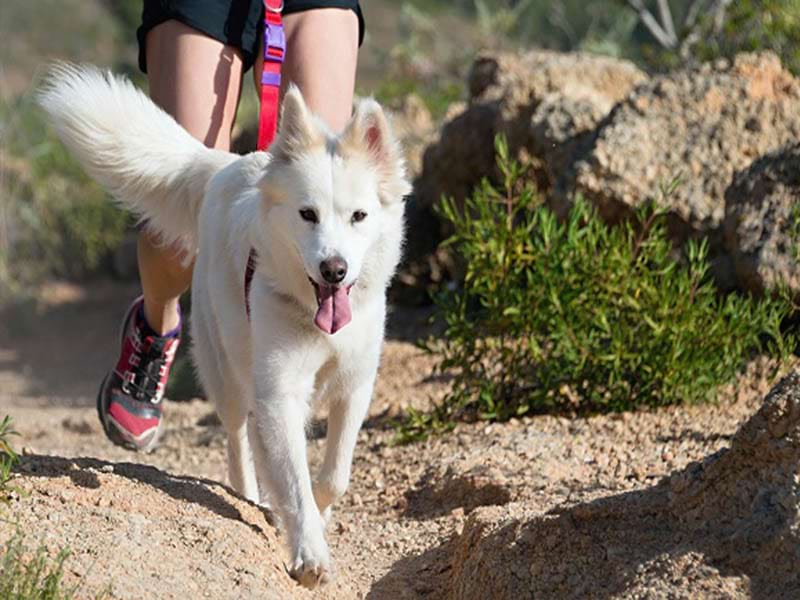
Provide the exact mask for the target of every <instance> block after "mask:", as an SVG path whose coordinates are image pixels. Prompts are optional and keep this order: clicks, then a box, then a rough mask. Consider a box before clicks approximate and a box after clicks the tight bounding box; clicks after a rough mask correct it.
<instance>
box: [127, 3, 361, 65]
mask: <svg viewBox="0 0 800 600" xmlns="http://www.w3.org/2000/svg"><path fill="white" fill-rule="evenodd" d="M315 8H345V9H347V8H349V9H351V10H352V11H354V12H355V13H356V16H358V43H359V45H361V42H362V41H364V15H363V14H361V7H360V6H359V4H358V0H284V3H283V13H282V14H284V15H289V14H291V13H296V12H301V11H304V10H312V9H315ZM171 19H174V20H176V21H180V22H181V23H183V24H184V25H188V26H189V27H193V28H194V29H197V30H198V31H202V32H203V33H205V34H206V35H208V36H209V37H212V38H214V39H215V40H219V41H220V42H223V43H224V44H226V45H228V46H233V47H235V48H238V49H239V50H241V52H242V58H243V59H244V70H245V71H246V70H247V69H249V68H250V67H251V66H253V62H255V57H256V53H257V52H258V43H259V35H260V32H261V31H263V27H264V25H263V23H264V2H263V0H144V8H143V9H142V25H141V27H139V29H137V30H136V38H137V39H138V40H139V68H140V69H141V70H142V73H147V56H146V54H147V53H146V51H145V48H146V44H145V40H146V38H147V33H148V32H149V31H150V30H151V29H152V28H153V27H155V26H156V25H160V24H161V23H163V22H164V21H169V20H171Z"/></svg>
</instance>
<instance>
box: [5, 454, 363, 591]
mask: <svg viewBox="0 0 800 600" xmlns="http://www.w3.org/2000/svg"><path fill="white" fill-rule="evenodd" d="M19 471H20V472H19V474H18V475H17V477H16V478H15V484H19V485H20V486H23V487H24V488H25V489H26V490H27V491H26V493H25V495H24V496H20V497H19V498H18V499H17V500H15V502H14V507H13V516H14V519H13V521H9V520H7V519H2V520H0V545H4V544H5V543H6V542H7V541H8V539H10V538H11V536H13V535H14V533H15V531H16V530H17V528H18V529H19V530H20V531H22V532H24V534H25V538H26V541H27V542H28V543H29V544H31V545H33V547H35V544H38V543H40V540H44V541H47V546H48V549H49V550H50V551H51V553H55V552H57V551H58V549H59V548H61V547H62V546H66V547H68V548H69V551H70V552H69V557H68V559H67V561H66V563H65V572H64V585H65V587H64V589H69V588H70V587H72V586H75V587H78V586H79V587H80V590H81V592H80V597H82V598H83V597H86V598H88V597H95V596H104V595H108V596H111V597H114V598H145V597H148V598H187V597H189V598H199V597H209V598H231V599H232V598H264V599H275V600H278V599H280V600H286V599H296V600H300V599H310V598H315V599H323V600H324V599H333V598H336V599H337V600H338V599H351V598H356V592H355V590H354V589H353V586H352V585H350V583H349V582H348V581H347V577H346V576H344V577H342V578H340V579H338V580H336V581H334V582H332V583H330V584H328V585H327V586H325V587H323V588H321V589H319V590H316V591H314V592H311V591H308V590H305V589H303V588H301V587H300V586H298V585H297V583H296V582H295V581H293V580H292V579H291V578H290V577H289V575H288V574H287V572H286V569H285V567H284V564H285V560H286V553H285V550H284V548H283V547H282V546H283V541H282V539H281V538H280V537H279V535H278V532H277V531H276V530H275V528H274V527H273V525H272V524H271V523H270V522H269V521H268V520H267V519H266V518H265V515H264V514H263V513H262V511H261V510H260V509H259V507H258V506H256V505H255V504H252V503H250V502H247V501H246V500H243V499H242V498H241V497H240V496H239V495H238V494H236V493H234V492H232V490H230V489H229V488H228V487H226V486H224V485H222V484H219V483H215V482H213V481H210V480H208V479H201V478H195V477H189V476H185V475H173V474H169V473H166V472H164V471H161V470H159V469H156V468H154V467H150V466H145V465H137V464H133V463H108V462H106V461H103V460H99V459H94V458H76V459H67V458H60V457H56V456H26V457H23V458H22V464H21V466H20V469H19ZM98 473H102V476H101V479H102V481H99V480H98V475H97V474H98ZM92 482H93V483H92ZM34 508H36V510H34ZM40 509H41V510H40ZM42 513H44V514H46V515H47V516H46V517H45V518H42V516H41V514H42ZM145 563H146V564H147V568H146V569H145V570H142V565H144V564H145ZM248 572H249V573H252V576H250V577H245V576H244V574H245V573H248ZM132 573H136V574H138V575H137V576H135V577H131V574H132ZM345 573H346V572H345Z"/></svg>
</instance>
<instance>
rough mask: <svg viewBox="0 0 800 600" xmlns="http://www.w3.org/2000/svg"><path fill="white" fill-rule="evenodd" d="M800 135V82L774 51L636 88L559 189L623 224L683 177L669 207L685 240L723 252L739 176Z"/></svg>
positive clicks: (706, 66) (676, 74) (674, 228)
mask: <svg viewBox="0 0 800 600" xmlns="http://www.w3.org/2000/svg"><path fill="white" fill-rule="evenodd" d="M797 139H800V81H798V80H797V79H795V78H794V77H793V76H792V75H791V74H790V73H789V72H788V71H786V70H785V69H784V68H783V67H782V66H781V63H780V60H779V59H778V57H777V56H776V55H774V54H772V53H762V54H741V55H739V56H737V57H736V59H735V60H734V61H733V63H729V62H728V61H718V62H716V63H713V64H711V63H707V64H704V65H702V66H700V67H697V68H694V69H689V70H683V71H676V72H674V73H670V74H667V75H664V76H661V77H658V78H655V79H653V80H651V81H650V82H648V83H646V84H645V85H641V86H639V87H637V88H636V89H635V90H634V91H633V93H631V94H630V96H629V97H628V98H627V99H626V100H625V101H624V102H622V103H621V104H620V105H619V106H617V107H616V108H615V110H614V111H613V112H612V114H611V115H610V116H609V118H608V119H607V120H606V121H605V122H604V123H603V124H602V125H601V126H600V127H599V128H598V130H597V133H596V137H595V139H594V141H593V143H592V144H591V145H589V146H588V147H587V148H585V149H584V152H583V155H582V156H578V157H576V160H575V163H574V164H573V168H572V169H570V170H569V172H567V173H565V177H564V179H563V180H562V181H561V184H560V186H559V189H560V191H561V192H562V193H563V198H562V200H564V201H566V202H568V200H569V196H571V194H572V193H574V192H580V193H582V194H583V195H584V196H585V197H587V198H589V199H590V200H591V201H592V202H593V203H594V204H595V205H596V206H597V207H598V209H599V210H600V212H601V214H602V215H603V216H604V218H606V219H607V220H611V221H613V220H617V219H618V218H620V217H622V216H624V215H625V214H627V213H628V212H630V209H632V208H633V207H636V206H638V205H639V204H641V203H642V202H644V201H646V200H647V199H649V198H655V199H659V196H660V193H659V191H660V187H661V186H662V185H665V184H667V183H669V182H670V181H672V180H674V179H675V178H676V177H680V184H679V185H678V186H677V188H676V189H675V191H674V192H673V193H672V194H671V195H670V196H669V197H667V198H662V199H661V201H663V203H664V204H665V205H666V206H667V207H668V208H669V209H670V213H671V216H672V232H673V234H674V235H675V236H676V240H677V241H682V240H683V239H686V238H687V237H695V236H696V237H699V236H707V237H709V238H710V239H711V243H712V250H714V251H716V250H719V249H720V248H721V245H722V244H721V242H722V235H721V226H722V221H723V218H724V216H725V191H726V189H727V188H728V186H729V185H730V184H731V182H732V180H733V176H734V173H736V172H738V171H740V170H742V169H745V168H746V167H748V166H749V165H750V163H752V162H753V161H754V160H756V159H758V158H759V157H762V156H764V155H765V154H768V153H769V152H772V151H775V150H777V149H779V148H782V147H783V146H785V145H787V144H790V143H794V142H795V141H796V140H797Z"/></svg>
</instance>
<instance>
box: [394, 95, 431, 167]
mask: <svg viewBox="0 0 800 600" xmlns="http://www.w3.org/2000/svg"><path fill="white" fill-rule="evenodd" d="M387 112H388V113H389V116H390V118H391V123H392V129H393V131H394V134H395V135H396V136H397V139H398V140H399V141H400V145H401V146H402V147H403V152H404V154H405V157H406V168H407V169H408V173H409V176H410V177H411V178H412V179H413V178H414V177H416V176H417V175H418V174H419V172H420V170H421V168H422V152H423V150H424V149H425V146H426V145H427V144H428V143H429V142H430V139H431V137H432V136H433V129H434V123H433V117H432V116H431V112H430V111H429V110H428V107H427V106H425V103H424V102H423V101H422V98H420V97H419V96H418V95H416V94H408V95H407V96H403V97H402V98H401V99H400V100H399V101H398V102H397V103H395V104H392V105H389V106H388V107H387Z"/></svg>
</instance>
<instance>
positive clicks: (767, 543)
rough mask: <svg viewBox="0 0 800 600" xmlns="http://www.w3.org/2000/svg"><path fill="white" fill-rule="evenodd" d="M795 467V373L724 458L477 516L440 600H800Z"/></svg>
mask: <svg viewBox="0 0 800 600" xmlns="http://www.w3.org/2000/svg"><path fill="white" fill-rule="evenodd" d="M799 464H800V374H798V373H794V374H792V375H790V376H788V377H786V378H785V379H783V380H782V381H781V382H780V383H779V384H778V385H777V386H776V387H775V388H774V389H773V390H772V391H771V392H770V393H769V394H768V395H767V398H766V399H765V400H764V402H763V404H762V406H761V408H760V410H759V411H758V412H757V413H756V414H755V415H754V416H753V417H751V418H750V419H749V421H747V422H746V423H745V424H744V425H743V426H742V427H741V428H740V429H739V431H738V432H737V434H736V435H735V436H734V438H733V441H732V443H731V446H730V448H729V449H727V450H722V451H720V452H717V453H715V454H712V455H711V456H708V457H707V458H706V459H705V460H704V461H703V462H702V463H692V464H690V465H689V466H687V467H686V468H685V469H684V470H683V471H680V472H676V473H673V474H672V475H671V476H668V477H665V478H664V479H663V480H662V481H661V482H660V483H659V484H658V485H656V486H653V487H650V488H646V489H643V490H640V491H634V492H630V493H623V494H619V495H616V496H610V497H605V498H599V499H597V500H594V501H589V502H584V503H581V504H577V505H573V506H565V507H559V508H555V509H552V510H550V511H549V512H547V513H541V512H536V511H535V510H533V509H532V508H527V507H526V506H525V505H523V504H514V503H512V504H508V505H505V506H502V507H481V508H477V509H476V510H475V511H474V512H473V513H472V514H471V515H470V516H469V517H468V518H467V521H466V523H465V525H464V529H463V531H462V533H461V534H460V535H459V536H458V537H457V538H456V539H455V540H454V542H453V544H452V547H451V548H450V551H451V556H452V562H451V572H450V576H449V580H448V582H447V583H446V586H447V590H446V593H445V594H443V596H444V597H447V598H452V599H464V600H467V599H472V598H475V599H478V598H489V597H491V598H496V599H504V598H509V599H510V598H529V597H535V598H540V597H541V598H563V597H572V598H579V597H588V596H591V597H598V596H603V597H617V596H619V595H625V596H626V597H734V598H749V597H761V598H777V597H781V598H797V597H800V473H799V472H798V465H799ZM709 574H714V575H715V576H714V577H709ZM723 576H724V577H723Z"/></svg>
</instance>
